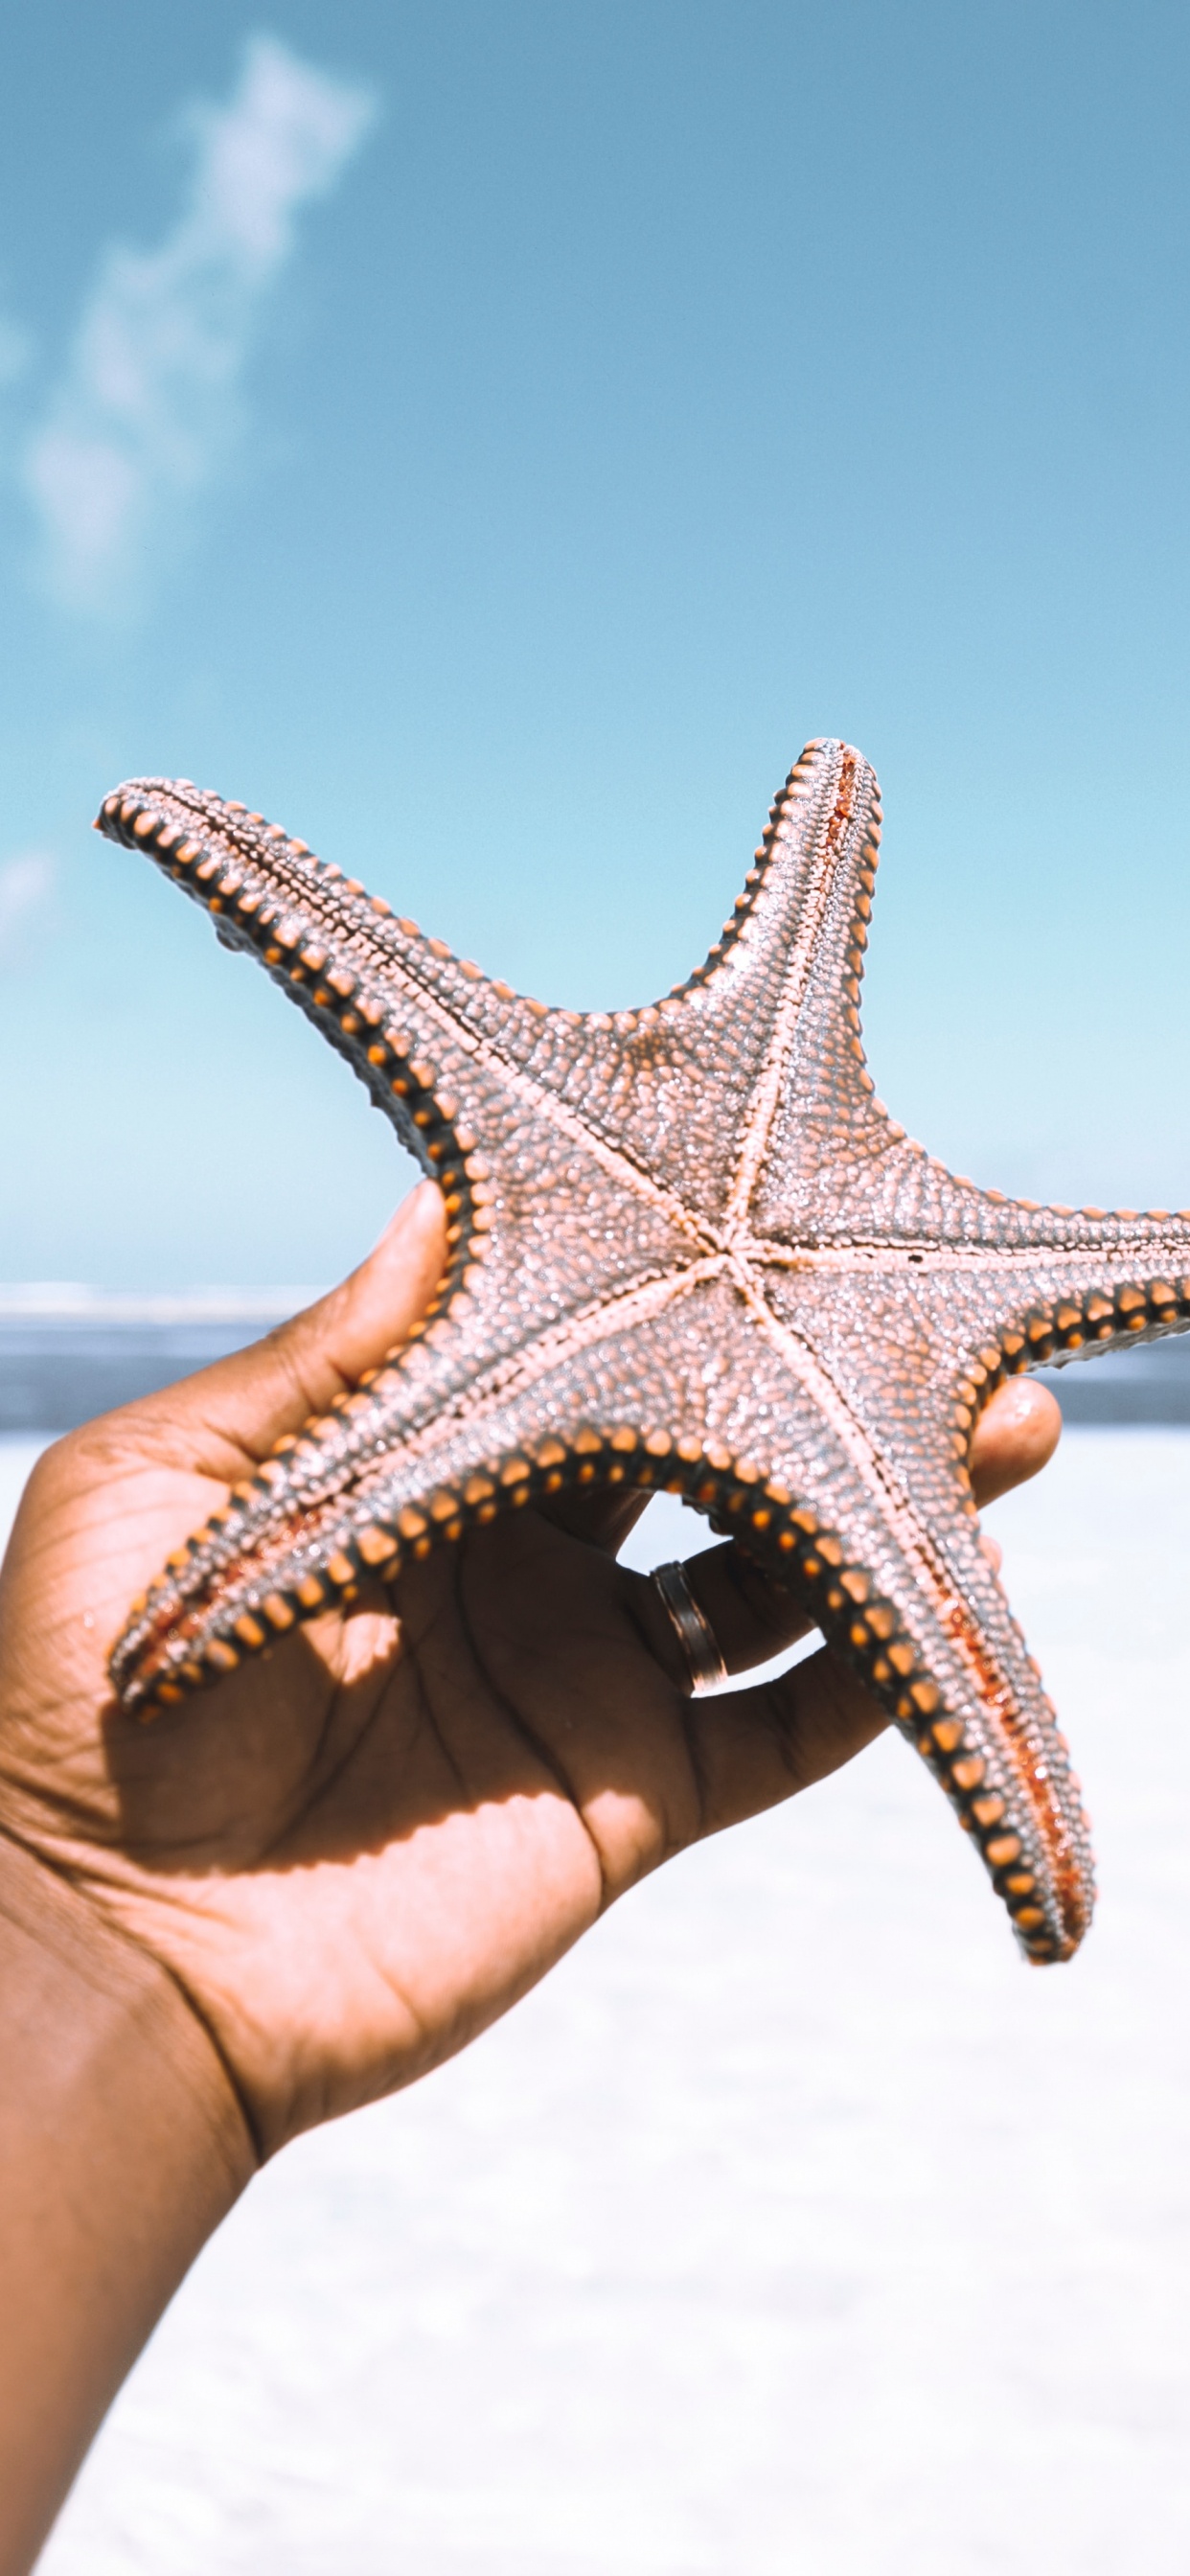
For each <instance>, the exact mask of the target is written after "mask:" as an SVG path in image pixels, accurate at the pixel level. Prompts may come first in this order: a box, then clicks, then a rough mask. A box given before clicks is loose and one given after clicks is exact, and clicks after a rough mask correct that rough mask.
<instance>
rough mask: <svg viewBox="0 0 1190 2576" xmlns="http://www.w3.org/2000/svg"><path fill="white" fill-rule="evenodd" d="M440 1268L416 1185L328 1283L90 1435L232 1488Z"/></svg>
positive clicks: (429, 1186)
mask: <svg viewBox="0 0 1190 2576" xmlns="http://www.w3.org/2000/svg"><path fill="white" fill-rule="evenodd" d="M445 1265H446V1217H445V1213H444V1210H443V1205H442V1198H441V1194H440V1192H439V1190H438V1189H437V1188H436V1186H435V1184H434V1183H433V1182H432V1181H423V1182H422V1183H421V1184H420V1185H419V1187H418V1188H417V1189H415V1190H413V1191H411V1192H410V1195H409V1197H408V1198H407V1199H404V1200H402V1203H401V1205H400V1207H399V1208H398V1209H397V1212H396V1215H395V1216H394V1217H393V1219H392V1221H391V1223H390V1224H389V1225H388V1226H386V1228H385V1231H384V1233H383V1234H382V1235H381V1238H380V1241H379V1243H378V1244H377V1246H376V1249H375V1251H374V1252H370V1253H369V1255H368V1258H367V1260H366V1261H362V1262H361V1263H360V1266H359V1268H358V1270H353V1271H352V1272H351V1274H350V1276H349V1277H348V1278H347V1279H345V1280H344V1281H343V1283H342V1285H341V1286H340V1287H338V1288H332V1289H331V1290H330V1291H329V1293H328V1295H327V1296H325V1297H320V1298H319V1300H318V1302H317V1304H316V1305H313V1306H307V1307H306V1309H305V1311H304V1313H302V1314H300V1315H294V1316H293V1317H292V1319H291V1321H290V1322H289V1323H287V1324H281V1325H279V1326H278V1327H277V1329H276V1331H275V1332H272V1333H269V1334H267V1335H266V1337H265V1339H264V1341H262V1342H255V1343H253V1344H252V1346H251V1348H250V1349H248V1350H245V1351H237V1352H235V1353H234V1355H233V1356H232V1358H230V1359H226V1360H217V1361H216V1362H215V1365H214V1367H213V1368H207V1369H203V1370H201V1371H200V1372H199V1374H198V1376H196V1377H190V1378H183V1380H182V1381H181V1384H180V1385H178V1386H173V1387H169V1388H168V1389H167V1390H166V1391H165V1392H164V1393H162V1394H160V1395H151V1396H143V1397H142V1398H141V1399H140V1400H139V1402H138V1403H136V1404H130V1405H126V1406H125V1407H124V1408H123V1409H122V1411H121V1412H120V1413H118V1414H109V1415H108V1416H107V1417H106V1418H105V1421H104V1423H103V1425H102V1431H103V1432H104V1433H105V1434H106V1435H107V1437H108V1439H109V1441H110V1439H111V1436H112V1434H113V1433H114V1432H115V1431H116V1426H117V1425H118V1427H119V1445H120V1447H121V1449H124V1448H126V1447H127V1445H128V1443H129V1440H130V1438H131V1442H132V1445H133V1446H135V1447H136V1448H137V1449H138V1450H139V1451H140V1452H141V1454H142V1455H144V1454H146V1453H148V1454H150V1455H151V1454H157V1455H158V1456H163V1457H164V1456H168V1458H169V1460H170V1463H171V1464H176V1465H182V1464H185V1465H186V1466H188V1467H190V1468H193V1469H197V1470H198V1472H199V1473H201V1474H205V1475H209V1476H216V1477H218V1478H219V1479H220V1481H221V1482H223V1483H226V1484H234V1483H235V1481H236V1479H237V1478H238V1477H240V1476H243V1475H244V1474H245V1473H247V1472H248V1471H250V1469H251V1468H252V1467H254V1466H256V1465H258V1464H259V1462H260V1460H261V1459H262V1458H267V1457H268V1455H269V1452H270V1451H271V1450H272V1449H274V1448H275V1446H276V1444H277V1442H278V1440H280V1439H281V1437H282V1435H283V1434H284V1433H285V1432H287V1431H300V1429H301V1427H302V1424H303V1423H304V1422H305V1421H307V1420H308V1418H309V1416H310V1415H311V1414H317V1413H325V1412H326V1411H327V1410H328V1408H329V1407H330V1406H331V1405H332V1404H333V1402H334V1400H335V1397H336V1396H337V1395H341V1394H342V1393H343V1392H344V1390H345V1389H346V1388H349V1387H352V1386H354V1385H356V1384H357V1382H358V1380H359V1379H360V1377H361V1376H362V1375H363V1372H364V1370H365V1369H367V1368H375V1367H376V1366H377V1365H378V1363H379V1362H380V1361H381V1360H382V1359H383V1358H384V1356H385V1353H386V1352H387V1351H389V1350H391V1349H392V1348H393V1346H394V1344H395V1343H398V1342H400V1341H402V1340H403V1339H404V1337H405V1335H406V1334H407V1332H408V1331H409V1327H410V1325H411V1324H413V1323H416V1321H417V1318H418V1316H419V1315H420V1314H421V1312H422V1310H423V1308H424V1307H425V1306H426V1305H427V1304H428V1302H429V1300H430V1298H431V1297H432V1296H433V1293H434V1290H435V1288H436V1287H437V1285H438V1281H439V1279H440V1278H441V1276H442V1272H443V1270H444V1268H445ZM95 1429H96V1431H99V1430H100V1426H99V1425H96V1426H95ZM84 1436H85V1435H84Z"/></svg>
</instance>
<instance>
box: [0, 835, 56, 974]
mask: <svg viewBox="0 0 1190 2576" xmlns="http://www.w3.org/2000/svg"><path fill="white" fill-rule="evenodd" d="M54 876H55V868H54V862H53V860H52V858H50V856H49V854H48V852H47V851H45V850H22V852H21V854H20V856H19V857H18V858H15V859H7V860H6V861H5V862H4V865H3V866H2V867H0V966H2V965H3V964H4V962H5V960H6V958H8V957H9V956H10V955H11V954H12V951H13V950H14V948H15V947H16V945H17V942H18V939H19V936H20V933H21V931H22V930H23V929H24V927H25V924H26V922H27V921H29V920H30V919H31V918H32V916H33V914H34V913H35V912H39V911H40V909H41V906H42V905H43V903H45V902H47V901H48V898H49V896H50V894H51V892H52V890H53V884H54Z"/></svg>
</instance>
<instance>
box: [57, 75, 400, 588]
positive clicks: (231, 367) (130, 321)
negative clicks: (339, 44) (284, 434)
mask: <svg viewBox="0 0 1190 2576" xmlns="http://www.w3.org/2000/svg"><path fill="white" fill-rule="evenodd" d="M374 112H375V107H374V101H373V99H372V97H371V96H370V94H369V93H368V92H367V91H366V90H363V89H361V88H358V87H355V86H353V85H350V84H349V83H347V82H344V81H341V80H336V79H333V78H332V77H331V76H330V75H329V74H327V73H325V72H320V71H316V70H315V69H314V68H313V66H312V65H310V64H309V63H304V62H301V61H299V59H298V57H297V56H296V55H295V54H292V53H290V52H289V51H288V49H287V48H286V47H285V46H284V45H280V44H278V43H276V41H275V40H274V39H273V38H271V37H265V36H257V37H255V38H254V39H253V40H252V42H251V43H250V44H249V46H248V48H247V51H246V55H245V59H244V67H243V72H242V74H241V78H240V82H239V86H238V88H237V89H236V91H235V94H234V96H233V97H232V99H231V100H230V103H229V104H228V105H227V106H226V107H222V108H213V107H206V106H204V107H195V108H192V109H191V110H190V111H189V112H188V115H187V118H186V124H187V126H188V128H189V131H190V135H191V137H192V141H193V149H194V153H195V166H194V170H193V176H192V180H191V185H190V189H189V193H188V196H187V200H186V203H185V205H184V207H183V210H182V213H181V215H180V217H179V220H178V222H177V223H176V224H175V225H174V227H173V229H172V231H171V232H169V233H168V234H167V235H166V238H165V240H164V241H163V242H162V243H161V244H160V247H159V248H158V249H156V250H151V251H138V250H129V249H127V248H125V247H123V246H121V245H114V246H113V247H112V248H111V249H110V250H108V251H107V252H106V254H105V256H104V258H103V260H102V262H101V265H100V270H99V275H98V278H97V280H96V284H95V288H94V291H93V293H92V295H91V298H90V301H89V303H88V305H87V308H86V311H85V313H84V315H83V319H82V323H81V326H80V329H79V333H78V337H77V341H76V344H75V348H74V352H73V356H72V359H71V362H70V364H69V367H68V369H67V372H66V375H65V377H64V380H63V382H62V384H61V386H60V387H59V389H58V391H57V393H56V394H55V396H54V398H53V400H52V402H51V404H50V406H49V409H48V412H47V415H46V417H45V419H44V421H43V422H42V425H41V427H40V428H39V429H38V431H37V433H36V435H35V436H34V438H33V439H32V441H31V443H30V445H29V448H28V451H27V455H26V459H25V480H26V485H27V489H28V491H29V493H30V495H31V497H32V499H33V502H34V504H35V506H36V509H37V511H38V513H39V516H40V519H41V522H42V529H43V534H44V538H45V547H46V562H47V571H48V574H49V577H50V581H51V584H52V586H53V588H54V590H55V591H56V592H57V594H58V596H59V598H60V599H62V600H63V601H64V602H65V603H66V604H67V605H68V606H70V607H73V608H78V609H82V610H86V611H90V612H98V613H99V614H101V615H103V614H109V615H110V614H120V613H121V612H122V611H123V610H125V609H126V608H127V607H128V606H129V605H133V606H135V605H136V604H138V602H139V601H140V599H141V598H143V596H144V593H145V591H146V589H147V587H148V584H149V580H150V577H151V573H152V570H153V569H154V567H155V563H156V561H157V560H158V559H159V558H160V556H161V555H162V554H163V553H165V554H166V555H168V553H169V552H170V551H171V550H172V549H171V543H170V541H171V539H174V540H176V537H177V533H178V528H179V524H180V523H181V524H184V520H185V514H186V510H187V506H188V505H189V504H190V503H192V502H193V501H194V499H195V498H196V497H197V496H198V494H199V493H201V492H202V490H203V489H204V487H205V486H206V485H208V484H209V483H210V482H211V480H212V478H213V477H214V475H215V474H216V473H217V471H218V469H219V467H220V465H221V464H222V462H223V461H224V459H225V458H226V456H227V454H228V452H229V448H230V446H231V443H232V441H233V439H234V436H235V432H236V429H237V426H238V421H239V399H238V395H239V385H240V380H241V378H242V375H243V372H244V368H245V364H246V362H247V359H248V357H249V355H250V351H251V346H252V338H253V332H254V328H255V325H256V321H257V316H258V314H259V311H260V307H261V303H262V299H263V298H264V296H265V294H266V292H267V290H268V289H269V287H270V286H271V285H273V283H274V282H275V280H276V279H277V277H278V276H279V274H280V272H281V270H282V269H283V268H284V266H285V264H286V261H287V260H288V259H289V258H290V256H291V254H292V251H293V248H294V242H295V232H296V217H297V214H298V211H299V209H300V208H301V207H302V206H303V205H305V204H307V203H308V202H309V201H310V200H311V199H313V198H317V197H325V196H327V195H329V193H330V191H331V190H332V189H333V188H334V187H335V185H336V182H337V181H338V179H339V178H340V176H341V174H342V172H343V171H344V170H345V168H346V166H347V163H348V162H349V161H350V159H351V157H352V154H353V153H354V152H355V151H356V149H357V147H358V145H359V144H360V142H361V141H362V139H363V136H364V134H365V133H366V131H367V128H368V126H369V124H370V123H371V121H372V117H373V115H374Z"/></svg>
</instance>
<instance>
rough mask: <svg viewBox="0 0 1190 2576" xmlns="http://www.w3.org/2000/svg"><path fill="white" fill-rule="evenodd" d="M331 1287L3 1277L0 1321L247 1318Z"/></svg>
mask: <svg viewBox="0 0 1190 2576" xmlns="http://www.w3.org/2000/svg"><path fill="white" fill-rule="evenodd" d="M325 1294H326V1290H325V1288H321V1287H312V1286H310V1285H309V1284H308V1283H307V1284H305V1285H301V1284H299V1285H296V1286H295V1285H293V1284H292V1283H291V1284H289V1285H280V1286H276V1287H269V1288H244V1287H234V1286H230V1285H226V1286H214V1287H202V1288H198V1287H192V1288H178V1289H162V1290H146V1289H136V1288H94V1287H91V1286H90V1285H89V1284H88V1283H87V1282H86V1281H85V1280H78V1279H27V1280H15V1281H10V1282H7V1283H6V1282H4V1281H0V1326H3V1325H4V1324H6V1323H13V1324H17V1323H32V1322H38V1323H52V1322H54V1321H55V1320H57V1319H60V1320H61V1321H62V1322H63V1323H97V1324H120V1323H127V1324H182V1323H196V1324H197V1323H210V1324H214V1323H232V1322H238V1321H239V1320H240V1319H241V1318H243V1319H244V1320H245V1321H247V1322H251V1321H253V1320H254V1319H256V1318H258V1317H261V1316H281V1315H294V1314H297V1313H299V1312H300V1310H301V1308H302V1307H304V1306H309V1305H312V1304H313V1303H314V1301H315V1299H316V1298H318V1297H322V1296H324V1295H325Z"/></svg>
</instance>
